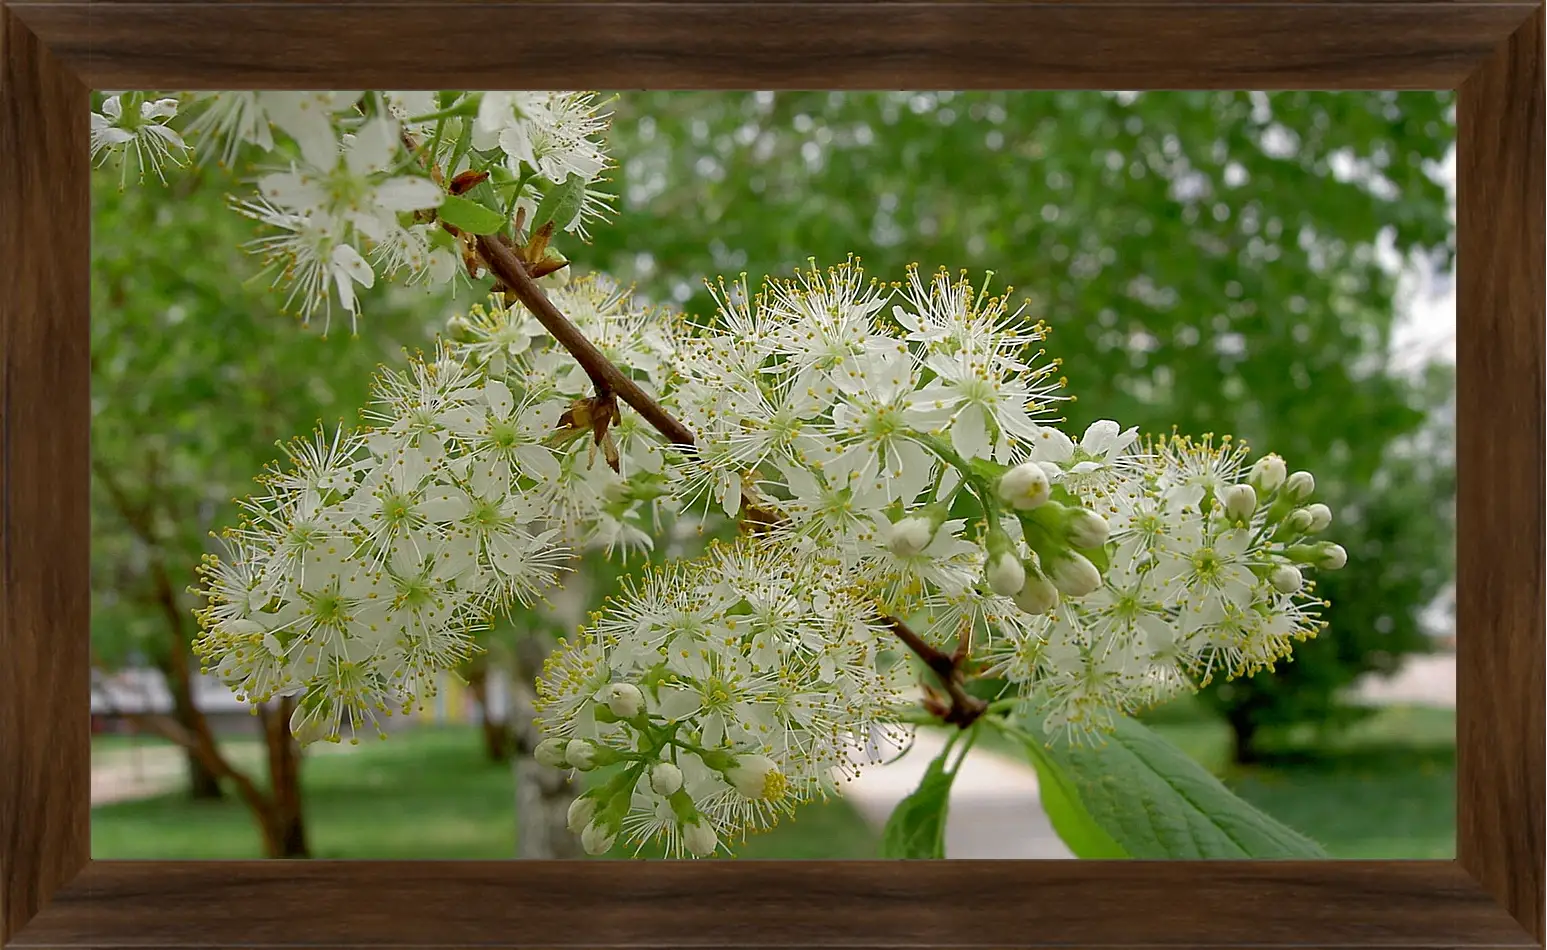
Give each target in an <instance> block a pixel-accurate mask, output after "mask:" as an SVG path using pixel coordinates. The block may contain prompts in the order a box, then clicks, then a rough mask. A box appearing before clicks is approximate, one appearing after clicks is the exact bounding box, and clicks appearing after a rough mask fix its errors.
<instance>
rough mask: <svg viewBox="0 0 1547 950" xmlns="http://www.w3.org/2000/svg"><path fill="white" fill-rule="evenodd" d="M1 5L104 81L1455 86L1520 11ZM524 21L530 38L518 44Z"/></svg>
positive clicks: (1199, 5)
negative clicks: (538, 39) (538, 38)
mask: <svg viewBox="0 0 1547 950" xmlns="http://www.w3.org/2000/svg"><path fill="white" fill-rule="evenodd" d="M11 6H12V8H13V9H15V10H16V11H18V13H19V15H20V16H21V17H22V18H23V19H24V20H25V21H26V22H27V23H28V24H29V25H30V26H31V27H32V28H33V29H34V30H35V31H37V32H38V34H39V35H40V36H42V37H43V38H44V39H45V41H46V42H47V43H48V45H49V47H50V48H51V49H53V50H54V51H56V52H57V53H58V54H59V55H60V56H61V57H63V58H64V60H65V61H66V62H67V63H68V64H69V65H70V66H71V68H73V69H75V70H76V71H77V72H78V73H79V74H80V75H81V77H82V78H83V79H84V80H85V81H86V82H87V83H88V84H90V85H92V86H93V87H96V88H107V89H138V88H159V89H217V88H227V87H229V88H291V89H304V88H330V89H337V88H350V89H354V88H367V89H368V88H389V89H390V88H402V87H403V86H404V85H405V84H412V85H416V86H417V87H418V88H431V89H439V88H474V89H487V88H533V87H535V88H646V87H648V88H653V89H710V88H742V89H746V88H758V89H776V88H777V89H787V88H832V87H838V86H842V87H847V88H902V89H980V88H1048V89H1068V88H1075V89H1086V88H1108V89H1144V88H1227V89H1234V88H1250V89H1277V88H1290V87H1293V88H1366V89H1368V88H1389V89H1435V88H1451V87H1454V86H1455V85H1457V84H1458V83H1459V82H1460V81H1461V80H1462V79H1463V78H1465V76H1466V75H1467V74H1468V73H1469V72H1470V71H1471V69H1472V67H1473V66H1474V65H1475V64H1476V63H1477V62H1478V61H1480V60H1481V59H1482V58H1483V57H1484V56H1486V55H1487V54H1488V52H1489V51H1490V50H1492V49H1493V48H1494V47H1495V46H1496V45H1497V44H1498V42H1499V41H1500V40H1501V39H1503V38H1504V37H1505V36H1508V35H1509V34H1510V33H1511V32H1512V31H1513V30H1514V29H1515V28H1516V27H1517V26H1518V25H1519V24H1520V22H1521V21H1523V20H1524V19H1525V18H1526V16H1528V15H1529V12H1530V9H1531V8H1530V7H1529V6H1521V5H1519V4H1515V3H1467V2H1434V0H1425V2H1416V3H1403V2H1395V0H1382V2H1373V3H1371V2H1358V3H1351V2H1325V0H1324V2H1316V3H1298V4H1287V3H1278V4H1267V3H1261V2H1258V3H1250V2H1248V3H1232V2H1216V0H1172V2H1166V3H1156V2H1141V3H1121V2H1102V3H1088V2H1059V3H1048V2H1042V3H1022V2H1004V0H996V2H958V3H949V4H944V5H939V4H931V3H920V2H885V0H876V2H865V3H855V2H848V3H831V2H828V3H822V2H808V3H795V4H788V3H747V2H723V0H722V2H718V3H658V2H635V3H589V4H578V5H570V4H563V3H556V2H548V3H528V2H520V3H504V2H483V3H476V4H470V3H465V2H449V0H442V2H425V3H414V4H411V5H409V4H390V5H389V4H370V5H369V6H367V5H366V4H364V3H349V2H345V3H299V2H280V3H272V2H268V3H262V2H255V3H245V2H244V3H204V4H197V3H194V2H187V0H185V2H173V3H127V2H100V0H99V2H92V3H65V2H56V0H51V2H41V3H37V2H35V3H13V4H11ZM536 35H540V36H541V37H542V41H541V42H540V43H528V42H524V38H525V37H529V36H536ZM517 49H519V50H520V55H514V54H513V50H517Z"/></svg>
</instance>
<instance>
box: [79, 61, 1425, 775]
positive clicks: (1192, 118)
mask: <svg viewBox="0 0 1547 950" xmlns="http://www.w3.org/2000/svg"><path fill="white" fill-rule="evenodd" d="M1451 100H1452V96H1451V94H1449V93H1401V94H1396V93H1309V92H1291V93H1279V94H1272V95H1267V94H1262V93H1244V92H1195V93H1146V94H1142V95H1140V94H1132V93H1099V92H1056V93H1043V92H1031V93H1016V92H988V93H949V92H943V93H852V92H838V93H825V92H818V93H788V94H784V93H781V94H773V93H731V94H725V93H624V94H622V95H621V96H620V97H619V98H618V100H617V101H616V102H615V103H614V107H615V110H616V117H615V122H614V126H613V131H612V134H611V143H612V145H611V147H612V152H613V155H614V157H615V158H616V160H617V161H618V163H619V168H618V169H617V170H616V173H615V177H616V186H617V191H618V193H619V200H618V202H617V204H618V208H619V214H618V215H617V220H616V221H614V222H613V223H611V224H608V225H605V226H599V227H596V228H593V229H592V233H593V236H594V244H592V245H591V246H590V247H587V248H581V247H566V248H565V251H566V253H567V254H568V255H569V256H570V257H571V258H573V259H574V260H575V263H576V266H577V269H578V270H580V271H590V270H605V271H608V272H610V273H612V274H614V275H616V276H618V277H620V278H622V279H624V280H626V281H627V280H633V281H636V282H637V283H638V285H639V287H640V290H641V291H642V292H643V293H644V294H645V295H647V296H649V297H652V298H654V299H655V300H658V301H663V302H667V301H669V302H673V303H675V304H677V305H679V306H681V307H683V309H685V310H687V311H688V312H690V313H701V314H702V313H707V312H708V310H709V302H708V297H707V294H705V293H704V291H703V289H702V284H701V281H702V280H703V278H705V277H711V276H716V275H720V274H725V275H734V274H737V273H739V272H742V271H746V272H748V273H749V274H750V275H751V276H752V277H753V278H754V279H756V278H758V277H761V276H762V275H764V274H785V273H788V272H789V271H790V270H791V269H792V268H794V267H796V266H798V265H802V264H804V263H805V262H806V261H807V259H808V258H815V259H816V261H817V262H818V263H819V264H828V263H835V262H837V261H841V260H842V259H843V258H845V257H846V256H847V255H848V254H849V253H851V252H855V253H858V254H859V255H860V256H861V258H862V260H863V262H864V264H865V265H866V267H867V269H868V270H870V272H871V273H873V274H875V275H877V276H880V277H885V278H887V279H898V278H900V277H901V276H902V273H903V268H904V266H905V265H906V264H908V263H910V262H914V261H917V262H919V263H921V264H922V265H924V266H925V267H926V268H933V267H935V266H937V265H946V266H949V267H951V268H952V269H955V268H970V269H971V270H973V271H975V272H981V271H983V270H992V271H994V272H995V274H996V277H995V286H996V287H998V288H1001V289H1002V288H1003V287H1004V286H1005V285H1007V284H1009V285H1013V286H1014V287H1015V289H1016V294H1017V295H1018V296H1024V297H1025V298H1026V299H1027V300H1028V302H1029V309H1028V319H1038V318H1043V319H1046V320H1047V321H1048V322H1049V323H1050V324H1052V326H1053V328H1054V332H1053V335H1052V337H1051V338H1050V339H1049V341H1048V351H1049V354H1050V355H1052V356H1055V357H1059V358H1061V359H1062V360H1063V361H1064V370H1065V372H1066V374H1067V375H1068V377H1069V391H1070V392H1071V393H1074V394H1077V396H1078V397H1079V398H1078V401H1075V402H1072V403H1069V404H1067V406H1066V414H1067V418H1068V422H1069V427H1070V429H1071V430H1073V431H1075V432H1076V433H1077V432H1078V431H1080V430H1083V428H1084V426H1085V425H1087V424H1089V423H1090V422H1092V421H1094V420H1096V419H1100V418H1114V419H1118V420H1120V421H1122V422H1123V423H1124V424H1125V425H1126V424H1133V425H1138V426H1140V427H1141V428H1143V429H1144V430H1147V431H1151V432H1167V431H1169V430H1170V429H1171V427H1172V426H1173V425H1175V426H1177V427H1178V428H1179V429H1180V430H1181V431H1182V432H1185V433H1190V434H1202V433H1205V432H1214V433H1232V434H1234V435H1235V436H1237V437H1239V438H1242V439H1244V440H1246V441H1247V442H1249V443H1250V444H1251V445H1252V446H1253V447H1254V448H1256V449H1257V450H1259V451H1276V452H1279V453H1280V454H1282V455H1283V456H1284V457H1285V458H1286V459H1287V460H1288V462H1289V464H1290V466H1291V467H1292V468H1307V469H1310V470H1311V471H1313V472H1315V474H1316V476H1317V482H1318V492H1317V497H1318V498H1319V499H1320V500H1324V501H1326V502H1327V503H1328V504H1329V505H1331V506H1332V508H1333V510H1334V512H1335V514H1336V520H1335V522H1334V525H1333V528H1332V530H1331V532H1330V535H1329V536H1330V537H1332V538H1333V539H1334V540H1336V541H1338V542H1339V543H1341V544H1343V545H1344V546H1345V547H1346V548H1347V549H1348V553H1349V565H1348V567H1347V568H1346V569H1345V570H1344V571H1341V572H1338V573H1336V574H1331V575H1328V576H1327V577H1326V578H1325V579H1324V580H1323V582H1322V588H1321V590H1322V592H1323V593H1324V594H1325V595H1327V596H1328V598H1329V599H1330V600H1332V602H1333V604H1334V606H1333V607H1332V608H1331V609H1329V610H1328V611H1327V614H1326V616H1327V619H1329V620H1330V621H1331V622H1332V628H1331V630H1330V631H1328V634H1325V635H1324V636H1323V637H1322V638H1320V639H1318V640H1317V641H1313V642H1311V643H1307V644H1303V645H1301V646H1300V647H1299V648H1298V649H1297V651H1296V656H1297V660H1296V662H1294V663H1291V664H1288V665H1284V666H1281V668H1280V671H1279V672H1278V673H1276V674H1274V675H1272V676H1268V675H1265V674H1264V675H1259V676H1257V677H1255V678H1253V679H1252V680H1249V681H1242V682H1237V683H1233V684H1216V685H1215V686H1214V687H1212V688H1211V689H1210V691H1209V692H1208V694H1207V695H1208V696H1209V698H1210V700H1211V701H1212V702H1215V703H1216V704H1218V705H1219V706H1220V708H1221V709H1222V710H1223V711H1224V712H1226V713H1227V714H1228V715H1230V717H1231V719H1232V722H1233V723H1234V724H1235V725H1236V728H1237V731H1238V733H1239V734H1240V736H1241V738H1242V740H1243V744H1242V748H1243V750H1244V754H1248V755H1249V754H1250V752H1251V750H1252V748H1253V743H1254V740H1255V736H1256V734H1257V732H1258V731H1259V730H1260V729H1261V728H1264V727H1272V726H1276V725H1282V724H1286V723H1290V722H1294V721H1298V720H1305V719H1314V720H1328V721H1330V720H1333V719H1335V717H1336V716H1337V714H1338V710H1339V707H1338V704H1337V703H1336V697H1337V693H1338V691H1339V689H1340V688H1341V687H1342V686H1344V685H1346V684H1347V683H1349V682H1351V681H1352V679H1353V678H1354V677H1355V676H1357V675H1358V674H1359V673H1362V672H1364V671H1365V670H1367V669H1374V668H1378V667H1380V666H1382V665H1385V664H1389V663H1390V662H1392V661H1393V660H1394V658H1396V657H1397V656H1399V655H1400V654H1402V653H1403V652H1405V651H1409V650H1412V649H1415V648H1418V647H1420V646H1422V645H1423V643H1424V637H1423V636H1422V634H1421V632H1420V625H1419V612H1420V611H1421V609H1422V608H1423V607H1424V606H1425V605H1427V604H1428V603H1429V602H1430V601H1431V600H1432V599H1433V597H1434V595H1435V594H1436V593H1437V592H1438V591H1439V590H1440V589H1441V588H1442V587H1443V586H1444V584H1445V582H1446V580H1447V579H1448V577H1449V576H1450V573H1451V558H1452V548H1453V516H1452V514H1451V508H1452V500H1453V496H1454V474H1453V459H1452V456H1451V452H1450V448H1449V445H1450V443H1449V435H1448V431H1447V430H1445V428H1444V427H1443V426H1442V425H1441V426H1436V425H1434V424H1431V422H1430V420H1431V416H1432V412H1433V410H1434V409H1435V408H1436V407H1439V406H1443V405H1445V404H1446V403H1447V401H1448V400H1449V399H1450V398H1451V396H1450V393H1451V391H1452V388H1453V381H1452V379H1451V377H1450V375H1449V371H1448V368H1446V367H1431V368H1430V369H1429V370H1428V371H1427V372H1425V373H1423V374H1419V375H1414V374H1411V373H1403V372H1398V371H1397V370H1396V369H1395V367H1394V366H1393V365H1392V361H1391V359H1390V342H1391V336H1392V329H1393V325H1394V323H1395V321H1396V314H1397V310H1396V306H1395V304H1396V298H1397V293H1398V284H1397V278H1396V275H1395V272H1394V271H1393V270H1392V269H1391V268H1390V266H1389V262H1384V263H1383V260H1382V253H1380V252H1379V251H1378V249H1384V253H1385V255H1386V256H1387V257H1390V258H1393V259H1397V260H1400V259H1402V258H1403V257H1407V256H1413V255H1417V256H1423V257H1427V258H1428V259H1429V261H1430V263H1431V265H1432V266H1434V267H1435V268H1437V269H1439V270H1440V271H1443V270H1444V269H1445V268H1447V267H1448V266H1449V263H1450V260H1451V256H1452V254H1453V225H1452V222H1451V215H1450V212H1449V206H1448V201H1447V197H1446V194H1445V190H1444V188H1443V187H1442V186H1441V185H1440V184H1438V183H1437V182H1436V181H1435V180H1434V179H1433V178H1432V177H1431V175H1430V172H1429V170H1430V169H1431V168H1432V167H1433V166H1435V165H1436V164H1437V163H1439V162H1440V161H1441V160H1442V159H1443V158H1444V157H1445V155H1446V153H1447V151H1448V150H1449V148H1450V146H1451V143H1452V141H1453V139H1454V118H1453V106H1452V101H1451ZM172 182H173V184H172V189H173V193H172V194H168V193H167V190H166V189H164V188H162V187H160V186H157V185H155V184H153V183H146V184H144V185H142V186H137V187H134V188H131V189H128V190H127V191H124V192H119V191H118V190H117V182H116V179H115V178H110V177H107V173H104V177H103V178H102V179H101V180H100V181H99V182H98V187H97V189H96V192H95V200H96V204H95V217H94V234H93V248H92V250H93V308H94V309H93V323H92V360H93V387H94V391H93V433H92V436H93V458H94V478H93V507H94V512H93V514H94V519H93V591H94V597H95V603H94V613H93V644H94V649H95V650H96V651H97V654H98V659H99V662H100V663H102V664H104V665H113V664H115V663H117V662H121V661H122V660H123V659H124V658H126V657H127V656H129V655H130V653H131V650H133V651H137V652H139V653H141V654H143V655H146V656H147V657H149V658H151V659H153V660H157V662H164V660H163V659H158V656H157V655H158V653H159V654H160V655H161V657H164V656H165V655H166V652H167V650H168V646H167V645H168V644H171V643H174V642H175V643H179V644H181V645H182V648H184V649H185V648H186V643H187V640H188V638H189V637H190V636H192V634H193V625H192V622H191V617H189V616H188V610H189V608H191V607H192V606H193V604H192V601H191V598H190V597H188V595H186V594H185V593H184V590H185V588H186V587H187V585H188V584H189V583H191V582H192V580H193V574H192V571H193V568H194V566H195V565H196V564H197V563H198V558H199V555H200V554H201V553H202V552H203V551H204V550H205V549H206V545H208V544H209V539H208V538H207V534H206V533H207V532H208V531H209V530H212V529H216V528H218V527H220V526H223V525H228V524H232V523H234V520H235V514H236V509H235V506H234V505H233V504H232V503H231V500H230V499H231V498H232V497H233V496H237V495H244V494H246V493H248V491H249V490H250V489H251V487H252V482H251V479H252V476H253V475H255V474H257V473H258V472H259V471H261V470H262V468H263V465H264V464H265V463H267V462H269V461H272V460H274V459H276V458H278V457H279V456H280V452H279V450H278V449H277V448H276V447H275V445H274V442H275V440H279V439H288V438H290V437H292V436H297V435H305V434H307V433H309V432H310V431H311V430H312V429H313V427H314V425H315V424H316V423H317V421H318V420H319V419H321V420H325V421H326V422H327V424H328V425H331V424H333V423H334V422H335V421H337V420H339V419H346V420H349V421H351V422H353V421H354V420H355V418H356V412H357V410H358V409H359V408H360V406H361V405H362V403H363V401H364V399H365V397H366V393H367V389H368V385H369V381H370V377H371V374H372V371H373V370H374V368H375V367H376V365H377V364H378V363H381V362H386V363H388V364H389V365H397V364H398V363H399V362H400V357H399V354H398V348H399V347H400V346H401V345H404V344H409V345H422V344H423V343H424V342H426V341H428V339H429V338H430V337H431V335H433V333H434V332H435V331H436V330H438V329H440V328H441V327H442V326H444V318H445V317H446V315H447V313H448V311H447V309H446V307H445V302H444V300H443V299H438V298H437V299H436V300H434V301H433V302H431V301H429V300H426V299H425V298H424V297H423V296H422V295H421V294H419V293H418V292H415V291H403V290H400V289H398V288H393V287H390V286H386V285H385V283H382V284H378V286H377V287H376V288H375V290H373V291H371V292H370V293H369V294H368V295H367V296H366V300H365V308H364V309H365V313H366V318H365V320H364V322H363V329H362V332H361V336H360V338H359V339H350V338H349V334H348V333H347V332H344V331H343V329H342V328H341V327H340V326H339V325H338V324H335V326H334V331H335V332H334V334H333V338H330V339H327V340H320V339H318V336H319V332H318V331H319V330H320V329H321V328H320V326H314V327H313V328H311V330H310V331H302V330H300V329H299V328H298V327H296V326H295V325H294V324H293V323H292V322H291V321H288V320H285V319H282V318H280V317H279V316H278V310H279V308H280V305H281V303H282V301H283V297H282V295H280V294H277V293H276V292H274V291H271V290H269V289H268V280H267V278H265V277H253V276H252V275H253V274H254V273H255V271H256V269H257V268H256V266H255V262H254V259H253V257H252V256H251V255H250V254H248V253H247V252H246V251H245V250H242V249H241V246H240V245H241V244H242V242H244V241H247V240H249V239H251V238H252V237H253V236H254V235H253V233H252V231H251V228H250V224H249V223H248V222H246V221H245V220H244V219H243V218H241V217H240V216H239V215H237V214H236V213H234V212H233V211H231V210H230V209H228V208H226V207H225V197H224V195H225V194H226V192H227V191H230V190H234V189H233V188H232V182H230V180H229V179H226V178H224V177H223V176H217V175H213V174H212V173H180V174H178V175H176V176H173V177H172ZM158 572H159V573H158ZM166 591H171V592H172V595H171V603H172V606H171V609H170V610H169V609H168V607H167V604H166V603H164V602H165V601H166V600H167V597H166V593H165V592H166ZM174 616H181V617H182V618H184V619H185V620H186V621H187V623H186V624H185V625H183V626H180V627H177V626H175V625H174V624H173V619H172V618H173V617H174ZM169 631H171V632H172V634H173V639H169V638H168V632H169Z"/></svg>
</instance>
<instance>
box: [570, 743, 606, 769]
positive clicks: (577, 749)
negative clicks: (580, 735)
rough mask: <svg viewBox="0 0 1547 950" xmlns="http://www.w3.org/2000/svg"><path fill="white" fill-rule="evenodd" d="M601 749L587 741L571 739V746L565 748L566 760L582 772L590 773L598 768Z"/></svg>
mask: <svg viewBox="0 0 1547 950" xmlns="http://www.w3.org/2000/svg"><path fill="white" fill-rule="evenodd" d="M599 748H600V747H599V746H597V744H596V743H594V742H590V741H588V740H586V739H571V740H569V744H568V745H566V746H564V758H565V759H566V760H567V761H568V762H569V764H570V765H571V766H573V767H575V768H577V769H579V770H580V771H582V772H589V771H590V770H591V769H594V768H596V766H597V764H598V763H597V760H598V759H599V758H600V757H601V756H600V755H599V754H598V752H599Z"/></svg>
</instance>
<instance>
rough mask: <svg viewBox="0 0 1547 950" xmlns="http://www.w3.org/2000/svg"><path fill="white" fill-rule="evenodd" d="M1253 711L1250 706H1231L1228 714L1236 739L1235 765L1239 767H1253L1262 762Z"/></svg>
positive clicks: (1231, 729)
mask: <svg viewBox="0 0 1547 950" xmlns="http://www.w3.org/2000/svg"><path fill="white" fill-rule="evenodd" d="M1252 712H1253V710H1252V709H1251V707H1249V706H1244V705H1241V706H1231V707H1230V709H1229V711H1228V712H1227V713H1226V718H1227V719H1229V721H1230V731H1231V732H1232V733H1234V737H1235V747H1234V748H1235V763H1236V764H1237V765H1253V764H1255V763H1256V762H1258V761H1260V759H1261V753H1260V751H1259V750H1258V748H1257V742H1256V740H1257V721H1256V719H1255V718H1254V717H1253V716H1252Z"/></svg>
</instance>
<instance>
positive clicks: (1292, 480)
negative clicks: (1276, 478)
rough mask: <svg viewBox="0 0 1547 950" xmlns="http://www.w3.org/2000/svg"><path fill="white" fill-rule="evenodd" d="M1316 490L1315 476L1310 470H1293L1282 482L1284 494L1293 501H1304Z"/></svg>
mask: <svg viewBox="0 0 1547 950" xmlns="http://www.w3.org/2000/svg"><path fill="white" fill-rule="evenodd" d="M1314 491H1316V477H1315V476H1314V475H1312V474H1311V473H1310V472H1295V473H1294V474H1293V475H1291V476H1289V478H1288V479H1286V480H1285V482H1284V494H1286V495H1288V496H1289V497H1290V498H1293V499H1294V500H1295V501H1304V500H1305V499H1307V498H1309V497H1311V493H1312V492H1314Z"/></svg>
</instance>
